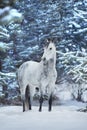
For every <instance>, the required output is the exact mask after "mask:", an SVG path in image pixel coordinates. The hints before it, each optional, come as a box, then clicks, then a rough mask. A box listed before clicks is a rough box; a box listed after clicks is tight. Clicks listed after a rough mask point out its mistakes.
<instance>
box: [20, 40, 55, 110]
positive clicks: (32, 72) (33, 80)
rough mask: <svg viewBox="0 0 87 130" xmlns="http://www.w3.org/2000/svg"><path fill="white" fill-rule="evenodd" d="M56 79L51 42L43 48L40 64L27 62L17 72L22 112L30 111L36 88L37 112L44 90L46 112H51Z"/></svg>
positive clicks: (53, 50)
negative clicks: (37, 91) (37, 93)
mask: <svg viewBox="0 0 87 130" xmlns="http://www.w3.org/2000/svg"><path fill="white" fill-rule="evenodd" d="M56 78H57V71H56V47H55V45H54V43H53V42H50V43H49V45H48V46H46V47H45V48H44V53H43V56H42V58H41V61H40V62H35V61H27V62H25V63H23V64H22V65H21V66H20V68H19V70H18V83H19V87H20V92H21V99H22V101H23V112H24V111H26V110H31V103H32V98H33V96H34V94H35V89H36V88H39V91H40V99H39V102H40V106H39V111H41V110H42V103H43V95H44V94H45V90H46V88H47V90H48V103H49V109H48V110H49V111H51V107H52V95H53V91H54V87H55V82H56Z"/></svg>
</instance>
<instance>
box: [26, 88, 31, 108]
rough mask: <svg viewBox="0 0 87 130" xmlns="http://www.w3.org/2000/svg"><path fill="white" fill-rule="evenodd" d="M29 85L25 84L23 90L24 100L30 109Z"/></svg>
mask: <svg viewBox="0 0 87 130" xmlns="http://www.w3.org/2000/svg"><path fill="white" fill-rule="evenodd" d="M30 93H31V92H30V86H29V85H27V86H26V90H25V102H26V105H27V108H29V110H31V95H30Z"/></svg>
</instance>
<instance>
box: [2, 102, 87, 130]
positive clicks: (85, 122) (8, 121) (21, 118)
mask: <svg viewBox="0 0 87 130" xmlns="http://www.w3.org/2000/svg"><path fill="white" fill-rule="evenodd" d="M73 103H74V102H72V103H71V104H70V105H69V103H66V105H65V104H64V105H60V106H53V110H52V111H51V112H48V109H47V106H44V107H43V111H42V112H39V111H38V107H37V106H33V110H31V111H27V112H24V113H23V112H22V107H21V106H7V107H0V129H1V130H87V113H83V112H77V111H76V110H77V109H78V108H80V107H83V106H84V104H81V103H77V102H75V103H74V105H73Z"/></svg>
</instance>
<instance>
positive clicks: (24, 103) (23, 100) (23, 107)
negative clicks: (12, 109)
mask: <svg viewBox="0 0 87 130" xmlns="http://www.w3.org/2000/svg"><path fill="white" fill-rule="evenodd" d="M24 111H25V101H24V100H23V112H24Z"/></svg>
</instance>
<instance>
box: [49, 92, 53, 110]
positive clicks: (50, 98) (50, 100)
mask: <svg viewBox="0 0 87 130" xmlns="http://www.w3.org/2000/svg"><path fill="white" fill-rule="evenodd" d="M48 104H49V108H48V110H49V111H51V110H52V94H51V95H50V96H49V99H48Z"/></svg>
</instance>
